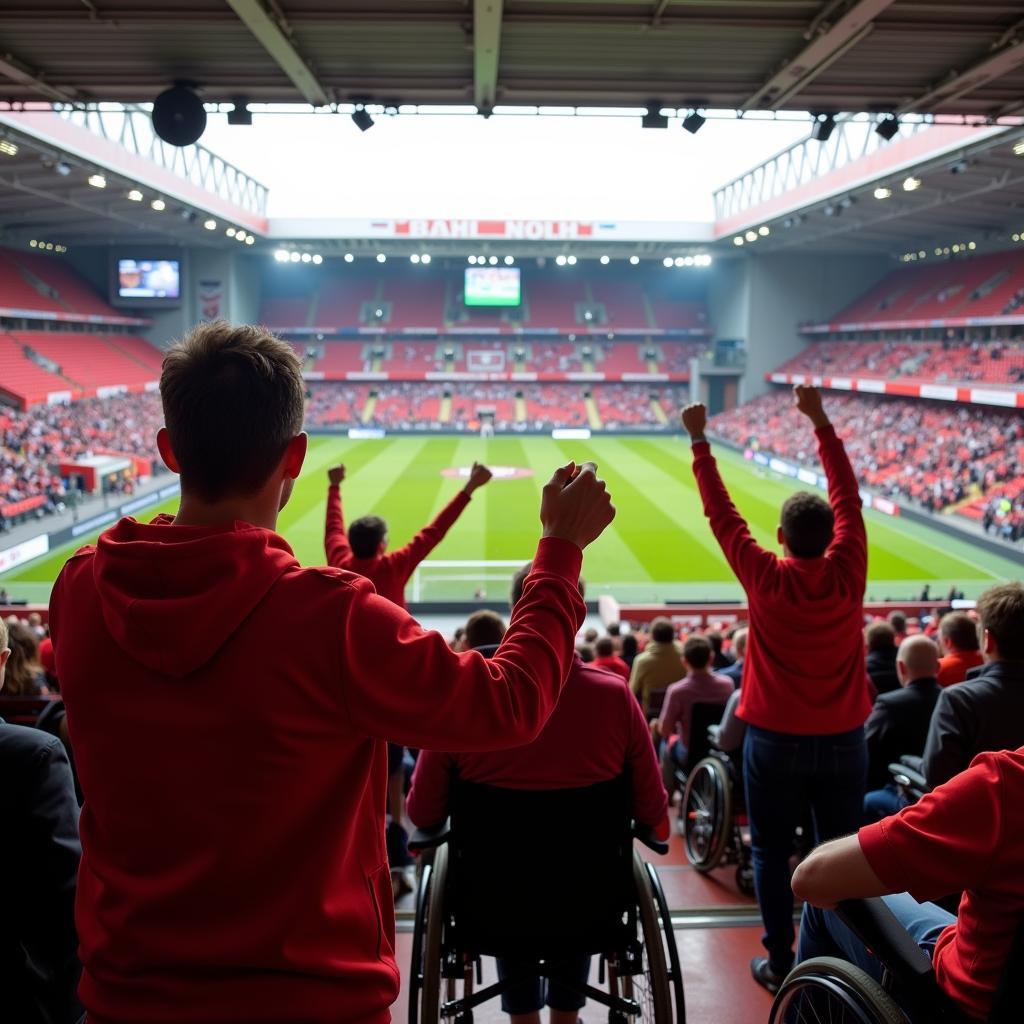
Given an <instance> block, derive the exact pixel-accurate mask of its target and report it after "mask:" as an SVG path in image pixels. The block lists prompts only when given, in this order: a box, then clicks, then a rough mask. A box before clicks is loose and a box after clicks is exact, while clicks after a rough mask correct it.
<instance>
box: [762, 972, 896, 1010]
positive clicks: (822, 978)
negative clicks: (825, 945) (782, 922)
mask: <svg viewBox="0 0 1024 1024" xmlns="http://www.w3.org/2000/svg"><path fill="white" fill-rule="evenodd" d="M821 1021H829V1022H830V1024H833V1022H834V1024H907V1017H906V1014H904V1012H903V1011H902V1010H901V1009H900V1008H899V1006H897V1005H896V1002H895V1001H894V1000H893V998H892V996H891V995H889V993H888V992H886V991H885V989H884V988H882V986H881V985H879V984H878V982H877V981H875V979H874V978H872V977H871V976H870V975H869V974H866V973H865V972H864V971H862V970H861V969H860V968H859V967H855V966H854V965H853V964H851V963H847V961H845V960H839V959H836V958H835V957H831V956H819V957H814V958H813V959H812V960H805V961H804V962H803V963H802V964H797V966H796V967H794V968H793V970H792V971H790V972H789V974H788V975H787V976H786V980H785V981H784V982H783V983H782V987H781V988H780V989H779V992H778V995H776V997H775V1001H774V1002H773V1003H772V1009H771V1014H770V1016H769V1018H768V1024H818V1022H821Z"/></svg>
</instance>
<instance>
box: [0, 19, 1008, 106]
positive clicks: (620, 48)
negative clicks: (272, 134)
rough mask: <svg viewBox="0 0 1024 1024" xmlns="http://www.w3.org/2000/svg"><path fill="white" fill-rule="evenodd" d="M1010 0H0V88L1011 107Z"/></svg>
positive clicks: (54, 93) (87, 97) (1, 92)
mask: <svg viewBox="0 0 1024 1024" xmlns="http://www.w3.org/2000/svg"><path fill="white" fill-rule="evenodd" d="M1022 18H1024V10H1022V8H1021V4H1020V2H1019V0H973V2H967V3H954V2H951V0H827V2H826V0H592V2H587V0H227V2H225V0H163V2H160V0H146V2H141V0H8V2H7V3H5V4H4V9H3V12H2V26H3V54H2V55H0V57H2V59H0V83H2V85H3V88H2V89H0V96H2V97H3V98H5V99H9V100H15V101H17V100H25V101H29V100H40V99H47V100H53V101H78V102H89V101H102V100H106V101H118V102H130V103H139V102H148V101H151V100H152V99H153V98H154V97H155V96H156V95H157V94H158V93H159V92H160V91H162V90H163V89H165V88H167V87H168V86H169V85H171V84H172V83H173V82H175V81H186V82H191V83H193V84H194V85H195V86H196V87H197V88H198V89H199V90H200V92H201V95H202V96H203V98H204V99H205V100H207V101H224V102H230V101H235V100H237V99H245V100H250V101H274V102H295V103H302V102H306V103H314V104H318V105H319V104H326V103H344V102H353V101H360V100H366V101H368V102H375V103H385V104H438V103H440V104H456V105H471V106H475V107H476V108H477V109H479V110H482V111H485V112H486V111H490V110H491V109H492V108H493V107H495V106H497V107H500V106H502V105H524V104H525V105H536V104H543V105H570V106H600V107H607V106H620V107H621V106H629V107H638V106H644V105H646V104H649V103H658V104H661V105H663V106H666V107H672V108H678V107H684V108H685V107H691V106H692V107H701V108H703V107H715V108H729V109H737V110H751V109H790V110H820V111H837V112H840V111H879V112H881V111H895V112H897V113H900V112H914V113H919V114H927V113H951V114H961V115H976V116H981V117H993V116H1001V115H1006V114H1013V113H1015V112H1020V111H1021V110H1022V109H1024V42H1022V33H1024V20H1022Z"/></svg>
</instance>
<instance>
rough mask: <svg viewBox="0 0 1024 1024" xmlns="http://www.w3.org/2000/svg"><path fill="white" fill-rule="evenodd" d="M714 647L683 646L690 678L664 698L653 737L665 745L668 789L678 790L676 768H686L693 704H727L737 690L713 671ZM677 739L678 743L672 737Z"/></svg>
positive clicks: (702, 643)
mask: <svg viewBox="0 0 1024 1024" xmlns="http://www.w3.org/2000/svg"><path fill="white" fill-rule="evenodd" d="M711 658H712V647H711V644H710V643H708V639H707V637H703V636H691V637H689V638H688V639H687V641H686V643H685V644H683V663H684V665H685V666H686V669H687V674H686V675H685V676H684V677H683V678H682V679H680V680H679V682H677V683H673V684H672V685H671V686H670V687H669V688H668V691H667V692H666V694H665V704H664V706H663V707H662V709H661V717H660V718H659V719H658V721H657V722H656V723H655V725H654V733H655V735H656V736H660V737H661V739H662V740H664V741H665V744H664V747H663V748H662V753H661V775H662V779H664V781H665V788H666V789H667V790H668V791H669V792H670V793H671V792H672V790H673V789H674V788H675V773H676V769H677V768H682V769H684V770H685V768H686V758H687V754H688V751H689V747H690V713H691V711H692V709H693V705H694V704H726V703H728V701H729V698H730V697H731V696H732V695H733V692H734V691H735V689H736V687H735V686H733V682H732V680H731V679H729V678H728V677H727V676H723V675H719V674H718V673H717V672H712V671H711V669H710V665H711ZM673 736H675V737H676V738H675V740H672V737H673Z"/></svg>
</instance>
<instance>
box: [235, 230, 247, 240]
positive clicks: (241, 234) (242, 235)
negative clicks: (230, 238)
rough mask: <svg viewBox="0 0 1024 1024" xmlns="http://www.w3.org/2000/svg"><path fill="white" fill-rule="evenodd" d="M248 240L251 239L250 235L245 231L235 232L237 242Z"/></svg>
mask: <svg viewBox="0 0 1024 1024" xmlns="http://www.w3.org/2000/svg"><path fill="white" fill-rule="evenodd" d="M248 240H249V235H247V234H246V233H245V232H244V231H236V232H235V241H236V242H247V241H248Z"/></svg>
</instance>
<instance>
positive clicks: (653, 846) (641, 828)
mask: <svg viewBox="0 0 1024 1024" xmlns="http://www.w3.org/2000/svg"><path fill="white" fill-rule="evenodd" d="M633 838H634V839H639V840H640V842H641V843H643V844H644V846H646V847H647V849H649V850H653V851H654V852H655V853H660V854H661V855H662V856H663V857H664V856H665V854H666V853H668V843H667V842H665V841H664V840H661V839H658V838H656V837H655V835H654V829H653V828H651V826H650V825H641V824H640V823H639V822H633Z"/></svg>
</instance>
